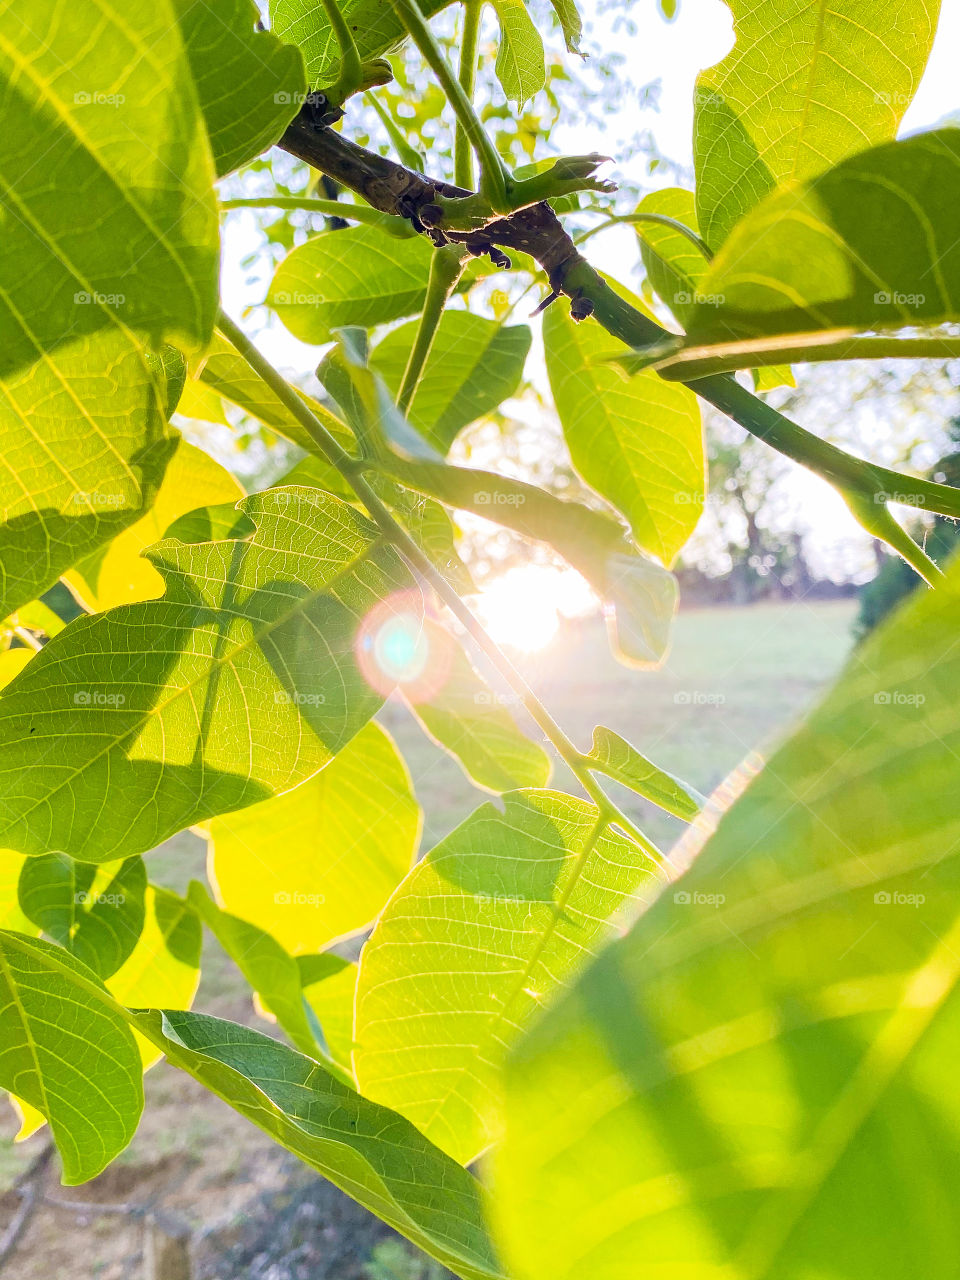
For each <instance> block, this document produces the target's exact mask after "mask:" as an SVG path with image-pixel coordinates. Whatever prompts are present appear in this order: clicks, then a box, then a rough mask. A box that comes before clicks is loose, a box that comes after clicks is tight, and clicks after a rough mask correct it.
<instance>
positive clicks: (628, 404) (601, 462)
mask: <svg viewBox="0 0 960 1280" xmlns="http://www.w3.org/2000/svg"><path fill="white" fill-rule="evenodd" d="M543 341H544V346H545V348H546V358H547V373H548V375H549V377H550V388H551V390H552V392H553V398H554V402H555V403H556V406H557V413H558V414H559V416H560V422H561V424H562V425H563V433H564V436H565V438H566V441H567V447H568V448H569V450H570V456H571V458H572V459H573V464H574V466H575V467H576V468H577V470H578V471H579V472H580V474H581V475H582V476H583V478H584V480H586V482H587V483H588V484H589V485H591V486H592V487H593V488H594V489H596V490H597V492H598V493H600V494H602V495H603V497H605V498H606V499H608V501H610V502H612V503H613V505H614V506H615V507H617V508H618V509H619V510H620V511H622V512H623V514H624V515H625V516H626V517H627V519H628V520H629V521H630V527H631V528H632V530H633V535H634V537H635V538H636V540H637V542H638V544H639V545H640V546H641V547H642V548H643V549H644V551H648V552H650V554H651V555H655V556H657V557H659V559H661V560H662V561H663V562H664V564H666V565H667V566H668V567H669V565H670V564H671V563H672V562H673V560H674V559H675V558H676V556H677V553H678V552H679V551H680V548H681V547H682V546H683V544H684V543H685V542H686V540H687V538H689V536H690V534H691V533H692V532H693V529H694V526H695V525H696V523H697V520H698V519H699V516H700V512H701V510H702V505H703V494H704V457H703V427H702V425H701V422H700V409H699V406H698V404H697V398H696V396H695V395H694V394H693V392H692V391H689V390H688V389H687V388H686V387H682V386H668V385H667V384H666V383H664V381H663V380H662V379H661V378H658V377H657V375H656V374H654V373H640V374H638V375H636V376H635V377H633V378H630V379H625V378H624V376H623V375H622V374H621V373H619V372H618V371H617V370H616V369H614V368H611V367H610V365H609V363H608V362H609V360H610V358H611V356H613V355H616V354H617V353H618V352H620V351H623V350H624V347H623V344H622V343H620V342H619V341H618V340H617V339H616V338H611V337H610V335H609V334H607V333H606V331H605V330H603V329H602V328H601V327H600V325H599V324H597V323H596V321H594V320H592V319H591V320H585V321H583V322H581V323H580V324H579V325H578V324H577V323H576V322H575V321H574V320H572V319H571V317H570V314H569V311H568V309H567V308H565V307H559V306H556V307H550V308H549V309H548V310H547V312H546V315H545V316H544V321H543ZM678 393H679V394H678Z"/></svg>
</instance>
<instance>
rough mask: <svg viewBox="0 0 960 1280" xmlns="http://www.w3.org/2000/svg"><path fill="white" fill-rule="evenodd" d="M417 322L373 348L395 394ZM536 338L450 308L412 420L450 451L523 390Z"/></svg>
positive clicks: (374, 362) (521, 328)
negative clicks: (466, 431)
mask: <svg viewBox="0 0 960 1280" xmlns="http://www.w3.org/2000/svg"><path fill="white" fill-rule="evenodd" d="M517 3H521V4H522V0H517ZM417 327H418V322H417V321H411V322H410V323H409V324H405V325H401V326H400V328H398V329H393V330H391V332H390V333H388V334H387V335H386V337H385V338H383V339H382V340H381V341H380V342H379V343H378V344H377V346H376V347H375V348H374V350H373V352H372V353H371V356H370V366H371V368H372V369H374V370H375V371H376V372H377V373H379V374H380V376H381V377H382V378H383V380H384V382H386V384H387V386H388V387H389V388H390V390H391V392H393V394H394V396H396V393H397V392H398V391H399V390H400V385H401V383H402V381H403V372H404V369H405V368H406V367H407V359H408V358H409V355H410V351H411V349H412V346H413V340H414V338H415V336H416V333H417ZM530 338H531V335H530V329H529V328H528V327H527V325H502V324H499V323H498V322H497V321H496V320H488V319H486V318H485V317H483V316H477V315H473V314H472V313H471V312H469V311H445V312H444V313H443V316H442V317H441V320H440V324H439V326H438V328H437V332H436V336H435V337H434V340H433V345H432V346H431V348H430V354H429V355H428V357H427V362H426V364H425V366H424V369H423V373H422V374H421V377H420V382H419V383H418V384H417V390H416V394H415V395H414V398H413V401H412V403H411V405H410V408H409V410H408V411H407V417H408V418H409V420H410V423H411V425H412V426H413V427H415V428H416V430H417V431H419V432H420V434H421V435H422V436H423V437H424V438H425V439H426V440H428V441H430V443H431V444H433V445H435V446H436V448H437V449H438V450H439V451H440V452H441V453H446V452H447V450H448V449H449V448H450V446H451V444H453V441H454V439H455V437H456V435H457V433H458V432H459V431H461V430H462V429H463V428H464V427H465V426H467V425H468V424H469V423H471V422H475V421H476V420H477V418H482V417H483V415H484V414H487V413H492V412H493V410H494V409H496V408H498V407H499V406H500V405H501V404H502V403H503V401H504V400H506V399H507V398H508V397H509V396H512V395H513V394H514V392H515V391H516V390H517V387H518V386H519V385H520V379H521V378H522V377H523V367H524V364H525V362H526V358H527V353H528V351H529V350H530Z"/></svg>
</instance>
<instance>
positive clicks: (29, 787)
mask: <svg viewBox="0 0 960 1280" xmlns="http://www.w3.org/2000/svg"><path fill="white" fill-rule="evenodd" d="M240 506H241V509H242V510H243V511H244V512H245V513H246V514H247V515H248V516H249V517H250V518H251V519H252V520H253V521H254V522H255V523H256V525H257V533H256V535H255V536H254V537H252V538H251V539H250V540H249V541H240V540H227V541H223V542H210V543H200V544H197V545H185V544H182V543H178V542H175V541H172V540H169V541H166V542H162V543H160V544H159V545H158V546H157V547H155V548H153V550H152V551H151V553H150V554H151V562H152V563H153V564H154V565H155V566H156V567H157V568H158V569H159V570H160V571H161V573H163V575H164V577H165V579H166V582H167V592H166V595H165V596H164V597H163V599H162V600H151V601H145V602H142V603H139V604H133V605H124V606H121V607H120V608H118V609H112V610H110V611H109V612H108V613H105V614H100V615H95V616H93V617H87V618H80V619H78V620H77V621H76V622H74V623H72V624H71V625H70V626H69V627H67V628H66V629H65V630H64V631H62V632H61V633H60V635H58V636H56V637H55V638H54V639H53V640H51V641H50V643H49V644H48V645H46V646H45V647H44V649H43V651H42V652H41V653H39V654H38V655H37V657H36V658H34V659H33V660H32V661H31V662H30V663H29V664H28V665H27V667H26V668H25V669H24V671H23V672H22V673H21V675H20V676H18V677H17V679H15V680H14V681H13V682H12V683H11V684H10V685H8V686H7V688H6V689H5V690H4V692H3V694H2V695H0V796H2V805H3V808H2V812H3V819H2V835H0V842H2V843H3V844H6V845H9V846H10V847H11V848H14V849H17V850H19V851H20V852H24V853H30V854H38V853H45V852H47V851H59V852H65V853H68V854H70V855H71V856H72V857H79V858H82V859H84V860H85V861H97V862H106V861H110V860H112V859H114V858H117V857H120V856H125V855H127V854H132V853H138V852H143V851H145V850H147V849H150V848H152V847H153V846H154V845H156V844H159V843H160V842H161V841H162V840H164V839H166V837H167V836H169V835H172V834H173V833H174V832H176V831H179V830H181V829H182V828H183V827H185V826H187V825H189V824H190V823H192V822H198V821H200V820H202V819H204V818H207V817H211V816H212V815H214V814H216V813H224V812H230V811H232V810H234V809H238V808H242V807H244V806H246V805H248V804H252V803H254V802H255V801H257V800H262V799H265V798H266V797H267V796H269V795H273V794H276V793H278V792H280V791H284V790H286V789H288V788H289V787H292V786H295V785H296V784H297V783H298V782H302V781H304V779H306V778H307V777H309V776H310V775H311V774H313V773H316V772H317V770H318V769H320V768H322V767H323V765H325V764H327V763H328V762H329V761H330V759H331V758H332V757H333V756H334V755H335V754H336V752H337V751H338V750H339V749H340V748H341V747H343V746H345V745H346V743H347V742H349V740H350V739H351V738H352V737H353V735H354V734H355V733H356V732H357V730H358V729H359V728H361V727H362V726H363V725H364V724H365V723H366V721H367V720H368V719H369V718H370V716H371V715H372V714H373V713H374V711H375V710H376V709H377V707H378V706H379V705H380V703H381V701H382V694H379V693H377V692H375V691H374V690H373V689H372V688H371V687H370V686H369V685H368V683H367V681H366V680H365V679H364V677H363V676H362V675H361V673H360V670H359V668H358V666H357V662H356V658H355V656H354V652H353V645H354V638H355V635H356V632H357V628H358V625H359V621H360V619H361V618H362V617H363V616H364V615H365V613H366V612H367V611H368V610H370V609H371V608H372V607H373V606H374V605H375V604H377V602H378V601H382V600H383V597H384V596H387V595H388V594H390V593H391V592H392V591H394V590H395V589H398V588H403V587H408V586H409V581H410V580H409V577H408V575H407V571H406V570H405V569H404V568H403V566H402V565H401V563H400V561H399V559H398V557H397V556H396V554H395V553H394V552H393V550H392V549H390V548H387V547H386V546H384V545H383V543H382V542H381V540H380V538H379V537H378V534H377V530H376V528H375V527H374V526H373V525H371V524H370V523H369V522H368V521H367V520H366V519H365V518H364V517H362V516H361V515H359V514H358V513H357V512H356V511H354V510H353V508H351V507H348V506H347V505H346V504H345V503H343V502H341V501H340V500H339V499H337V498H334V497H332V496H331V495H329V494H325V493H322V492H320V491H319V490H314V489H296V488H290V489H271V490H268V491H267V492H265V493H262V494H256V495H254V496H252V497H249V498H246V499H245V500H244V501H243V502H242V503H241V504H240ZM385 607H387V606H385Z"/></svg>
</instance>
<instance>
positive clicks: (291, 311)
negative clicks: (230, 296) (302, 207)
mask: <svg viewBox="0 0 960 1280" xmlns="http://www.w3.org/2000/svg"><path fill="white" fill-rule="evenodd" d="M433 252H434V249H433V246H432V245H431V244H430V243H429V241H427V240H425V239H424V237H423V236H415V237H411V238H410V239H409V240H397V239H396V238H394V237H392V236H388V235H387V234H386V232H384V231H380V230H378V229H377V228H376V227H369V226H360V227H348V228H347V229H346V230H343V231H323V232H321V233H320V235H318V236H314V237H313V238H312V239H311V240H308V241H307V242H306V244H302V245H300V246H299V248H297V249H294V250H293V252H292V253H289V254H287V256H286V258H284V260H283V262H281V264H280V266H279V267H278V268H277V272H276V274H275V275H274V277H273V282H272V283H271V285H270V289H269V292H268V293H267V305H268V306H269V307H271V308H272V309H273V310H274V311H276V313H277V315H278V316H279V317H280V319H281V320H282V321H283V323H284V324H285V325H286V327H287V328H288V329H289V330H290V332H291V333H292V334H293V335H294V337H295V338H300V339H301V341H303V342H313V343H321V342H329V341H330V339H331V338H332V337H333V336H334V335H333V330H334V329H339V328H343V327H344V326H349V325H361V326H363V327H364V328H368V327H369V326H371V325H375V324H384V323H386V321H388V320H399V319H400V317H401V316H408V315H411V314H412V313H413V312H415V311H419V310H420V307H421V306H422V304H423V299H424V296H425V294H426V290H427V280H428V278H429V275H430V260H431V257H432V255H433Z"/></svg>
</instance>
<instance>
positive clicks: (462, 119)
mask: <svg viewBox="0 0 960 1280" xmlns="http://www.w3.org/2000/svg"><path fill="white" fill-rule="evenodd" d="M329 2H330V3H333V2H334V0H329ZM393 3H394V8H395V9H396V10H397V12H398V13H399V15H400V18H401V20H402V22H403V25H404V26H405V27H406V28H407V31H408V32H409V34H410V36H411V38H412V40H413V42H414V44H415V45H416V46H417V48H418V49H419V50H420V52H421V53H422V54H423V58H424V61H425V62H426V63H427V65H428V66H429V67H430V69H431V70H432V71H433V73H434V75H435V76H436V77H437V79H438V80H439V81H440V87H441V88H442V89H443V91H444V93H445V94H446V97H447V101H448V102H449V103H450V106H451V107H452V108H453V112H454V115H455V116H456V117H457V123H458V124H459V125H460V128H461V129H462V130H463V132H464V134H465V135H466V136H467V138H468V139H469V142H470V145H471V147H472V148H473V150H474V151H475V152H476V153H477V159H478V160H479V161H480V192H481V194H482V195H483V196H485V197H486V198H487V200H489V202H490V204H491V206H492V207H493V208H494V209H495V210H496V211H497V212H500V213H509V212H510V208H511V206H510V204H509V201H508V199H507V192H508V190H509V187H510V185H511V182H512V179H511V177H510V174H509V173H508V172H507V169H506V166H505V165H504V163H503V160H502V159H501V158H500V153H499V152H498V151H497V149H496V147H495V146H494V145H493V143H492V142H491V141H490V138H489V137H488V136H487V132H486V130H485V129H484V127H483V125H482V124H481V123H480V117H479V116H478V115H477V113H476V111H475V110H474V108H473V103H472V102H471V101H470V99H469V98H468V97H467V95H466V93H465V92H464V89H463V86H462V85H461V83H460V81H459V80H458V79H457V78H456V76H455V75H454V74H453V72H452V71H451V70H450V67H449V66H448V64H447V60H446V58H445V57H444V56H443V50H442V49H441V48H440V46H439V44H437V41H436V38H435V37H434V34H433V32H432V31H431V30H430V27H429V24H428V23H427V22H426V21H425V20H424V17H423V13H422V12H421V10H420V6H419V4H418V3H417V0H393Z"/></svg>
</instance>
